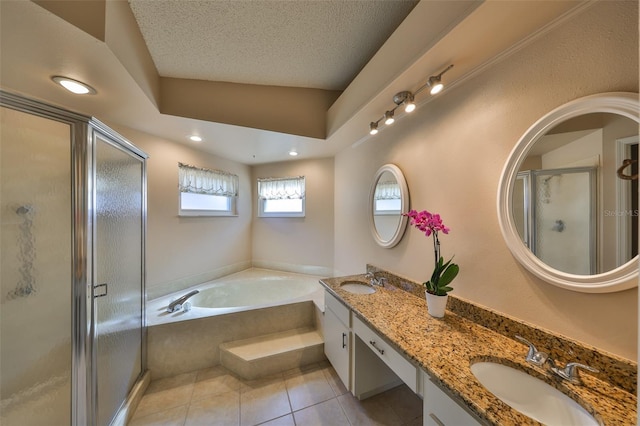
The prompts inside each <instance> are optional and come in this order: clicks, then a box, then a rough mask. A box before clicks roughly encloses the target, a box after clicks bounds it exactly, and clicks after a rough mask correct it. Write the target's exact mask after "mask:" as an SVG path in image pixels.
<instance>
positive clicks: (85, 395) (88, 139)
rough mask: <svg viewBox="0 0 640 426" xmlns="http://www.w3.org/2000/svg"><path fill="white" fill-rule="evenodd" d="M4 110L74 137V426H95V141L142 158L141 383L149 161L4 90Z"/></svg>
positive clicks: (88, 124)
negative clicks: (56, 125) (60, 127)
mask: <svg viewBox="0 0 640 426" xmlns="http://www.w3.org/2000/svg"><path fill="white" fill-rule="evenodd" d="M0 107H6V108H10V109H13V110H16V111H21V112H24V113H27V114H32V115H35V116H39V117H43V118H47V119H51V120H54V121H58V122H61V123H65V124H68V125H69V127H70V132H71V140H70V141H69V143H70V150H71V168H72V170H71V200H72V206H71V209H72V213H73V214H72V217H71V218H70V220H71V246H72V253H71V257H72V259H71V265H70V267H71V271H72V274H71V276H72V283H71V287H72V288H71V297H72V303H71V306H72V316H71V318H72V320H71V322H72V324H71V350H72V356H71V407H70V410H71V424H72V425H73V426H84V425H89V424H95V421H96V411H95V404H96V403H97V401H96V400H95V396H96V392H95V390H96V389H97V385H96V383H95V375H94V373H93V371H95V370H96V369H95V368H94V367H95V365H94V360H93V356H94V353H95V350H94V345H93V342H94V336H93V335H92V330H93V318H94V310H93V280H92V271H93V269H94V256H93V253H94V250H93V247H94V241H93V232H94V230H93V217H94V212H95V208H94V206H95V199H94V196H93V193H94V192H93V191H94V188H95V181H94V178H93V176H94V169H95V163H94V160H93V159H94V154H93V152H94V143H93V135H94V131H95V130H99V131H100V132H102V133H105V134H107V135H109V136H110V138H114V139H115V140H116V141H118V143H119V144H120V145H121V148H123V149H126V150H130V151H131V152H133V153H135V154H136V155H138V156H140V157H141V158H142V160H143V161H142V215H141V219H142V246H141V250H142V253H143V256H142V265H141V267H142V271H141V274H142V275H141V278H142V289H141V291H142V325H141V326H142V330H141V333H142V349H141V350H142V360H141V364H142V365H141V374H140V377H139V378H138V379H140V378H141V377H142V374H144V372H145V370H146V359H147V357H146V351H147V346H146V332H147V329H146V314H145V293H146V290H145V286H146V267H145V260H146V259H145V257H146V256H145V253H146V234H147V190H146V189H147V176H146V159H147V158H148V155H147V154H146V153H144V152H143V151H141V150H139V149H138V148H136V147H135V146H134V145H132V144H131V143H129V142H128V141H127V140H126V139H125V138H124V137H122V136H121V135H119V134H118V133H116V132H115V131H113V130H112V129H110V128H109V127H107V126H106V125H105V124H104V123H102V122H100V121H99V120H97V119H95V118H92V117H90V116H86V115H83V114H78V113H76V112H72V111H69V110H66V109H63V108H59V107H56V106H53V105H48V104H46V103H43V102H39V101H36V100H33V99H29V98H26V97H23V96H21V95H16V94H13V93H10V92H6V91H4V90H0Z"/></svg>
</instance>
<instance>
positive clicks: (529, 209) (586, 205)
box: [513, 167, 597, 275]
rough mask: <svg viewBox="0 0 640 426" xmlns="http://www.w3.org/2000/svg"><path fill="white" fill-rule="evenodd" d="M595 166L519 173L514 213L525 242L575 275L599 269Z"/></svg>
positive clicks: (554, 264)
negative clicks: (597, 259)
mask: <svg viewBox="0 0 640 426" xmlns="http://www.w3.org/2000/svg"><path fill="white" fill-rule="evenodd" d="M596 176H597V168H596V167H570V168H562V169H542V170H528V171H522V172H519V173H518V176H517V179H516V185H515V187H514V192H513V200H514V202H513V205H514V208H513V216H514V221H515V224H516V228H517V230H518V233H519V234H520V237H521V238H522V241H523V242H524V244H525V245H526V246H527V247H528V248H529V249H530V250H531V251H532V252H533V253H534V254H535V255H536V257H538V258H539V259H540V260H542V261H543V262H544V263H546V264H547V265H550V266H551V267H553V268H555V269H558V270H560V271H564V272H568V273H571V274H577V275H592V274H595V273H596V272H597V262H596V219H595V217H596V205H597V200H596V197H597V194H596Z"/></svg>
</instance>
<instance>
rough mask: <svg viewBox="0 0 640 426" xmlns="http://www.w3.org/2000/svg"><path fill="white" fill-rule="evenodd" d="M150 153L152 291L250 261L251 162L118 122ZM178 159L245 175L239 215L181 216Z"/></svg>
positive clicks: (197, 280)
mask: <svg viewBox="0 0 640 426" xmlns="http://www.w3.org/2000/svg"><path fill="white" fill-rule="evenodd" d="M113 128H114V129H115V130H117V131H118V132H120V133H121V134H122V135H123V136H125V137H126V138H128V139H129V140H130V141H131V142H132V143H133V144H134V145H136V146H138V147H139V148H140V149H142V150H144V151H145V152H146V153H147V154H149V156H150V158H149V160H148V162H147V190H148V196H147V198H148V200H147V207H148V222H147V295H148V297H149V298H154V297H157V296H159V295H163V294H168V293H170V292H173V291H176V290H179V289H182V288H186V287H189V286H191V285H194V284H198V283H201V282H204V281H208V280H210V279H213V278H217V277H219V276H222V275H226V274H228V273H231V272H235V271H237V270H241V269H245V268H247V267H249V266H250V265H251V194H252V192H251V182H250V168H249V166H247V165H243V164H239V163H236V162H234V161H230V160H226V159H223V158H220V157H217V156H215V155H211V154H206V153H203V152H201V151H197V150H196V149H192V148H191V147H189V146H186V145H181V144H177V143H174V142H170V141H167V140H163V139H160V138H158V137H155V136H151V135H148V134H145V133H142V132H138V131H135V130H132V129H128V128H123V127H118V126H113ZM178 162H182V163H186V164H191V165H194V166H198V167H206V168H211V169H218V170H224V171H227V172H230V173H235V174H237V175H238V176H239V178H240V189H239V198H238V216H237V217H178Z"/></svg>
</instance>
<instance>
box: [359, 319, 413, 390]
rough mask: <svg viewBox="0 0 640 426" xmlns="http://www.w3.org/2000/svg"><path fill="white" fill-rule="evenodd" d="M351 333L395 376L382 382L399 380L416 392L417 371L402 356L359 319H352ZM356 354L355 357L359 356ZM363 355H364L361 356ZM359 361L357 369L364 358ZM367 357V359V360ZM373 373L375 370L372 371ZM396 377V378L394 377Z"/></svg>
mask: <svg viewBox="0 0 640 426" xmlns="http://www.w3.org/2000/svg"><path fill="white" fill-rule="evenodd" d="M353 332H354V333H355V335H356V336H357V337H358V338H359V339H360V340H361V341H362V342H363V343H364V344H365V345H366V346H368V349H369V351H370V352H372V353H373V354H374V355H375V356H376V357H377V358H378V359H380V360H381V361H382V362H383V363H384V364H385V365H386V366H387V367H388V368H389V369H390V370H391V372H392V374H395V376H393V375H392V376H390V377H388V378H387V379H386V380H385V379H382V382H383V383H384V382H390V383H393V381H394V379H395V381H397V379H398V378H399V379H400V380H402V381H403V382H404V383H405V384H406V385H407V386H408V387H409V388H410V389H411V390H412V391H413V392H416V393H417V392H418V387H417V383H418V378H419V376H418V371H419V370H418V369H417V368H416V366H415V365H413V364H411V363H410V362H409V361H408V360H407V359H406V358H405V357H404V356H403V355H402V354H400V353H399V352H398V351H397V350H395V349H394V348H393V347H392V346H391V345H390V344H388V343H387V342H386V341H385V340H383V339H382V337H381V336H379V335H378V334H377V333H376V332H375V331H373V330H372V329H371V328H369V326H367V325H366V324H365V323H364V322H363V321H362V320H360V318H358V317H354V318H353ZM359 354H360V353H359V352H356V355H359ZM363 355H364V354H363ZM359 358H360V359H357V360H356V363H357V364H356V365H357V366H358V367H359V366H361V365H362V363H363V360H362V358H364V356H360V357H359ZM368 358H369V357H367V359H368ZM385 370H386V369H382V370H380V369H378V371H385ZM374 371H375V370H374ZM396 376H397V377H396Z"/></svg>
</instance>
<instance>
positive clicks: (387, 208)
mask: <svg viewBox="0 0 640 426" xmlns="http://www.w3.org/2000/svg"><path fill="white" fill-rule="evenodd" d="M373 199H374V201H375V202H374V206H373V214H374V215H377V216H381V215H398V214H400V210H401V209H402V199H401V197H400V186H399V185H398V182H396V181H395V180H393V181H388V182H378V184H377V185H376V190H375V193H374V195H373Z"/></svg>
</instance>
